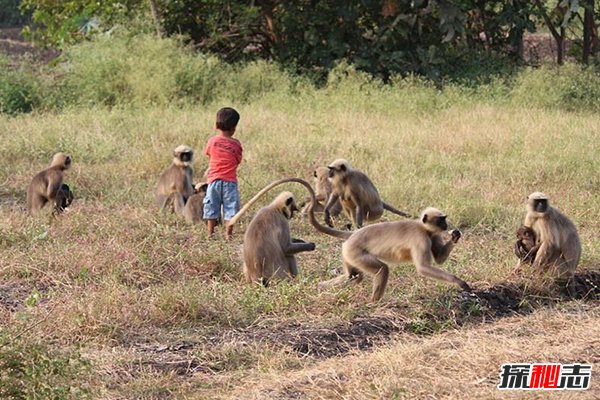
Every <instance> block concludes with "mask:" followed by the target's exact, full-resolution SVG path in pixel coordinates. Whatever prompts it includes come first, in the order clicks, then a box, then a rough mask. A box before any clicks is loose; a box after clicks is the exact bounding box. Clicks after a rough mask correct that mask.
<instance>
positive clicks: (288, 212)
mask: <svg viewBox="0 0 600 400" xmlns="http://www.w3.org/2000/svg"><path fill="white" fill-rule="evenodd" d="M295 211H299V210H298V207H297V206H296V201H295V200H294V198H293V197H288V198H287V200H286V201H285V209H284V210H283V215H285V217H286V218H287V219H292V217H293V216H294V212H295Z"/></svg>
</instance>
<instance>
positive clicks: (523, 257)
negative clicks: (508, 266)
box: [515, 225, 539, 265]
mask: <svg viewBox="0 0 600 400" xmlns="http://www.w3.org/2000/svg"><path fill="white" fill-rule="evenodd" d="M538 248H539V245H536V237H535V232H534V231H533V229H531V228H530V227H528V226H525V225H521V226H520V227H519V229H517V241H516V243H515V255H516V256H517V257H518V258H519V265H520V264H521V262H525V263H527V264H533V260H535V255H536V253H537V251H538Z"/></svg>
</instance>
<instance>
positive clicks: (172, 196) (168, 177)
mask: <svg viewBox="0 0 600 400" xmlns="http://www.w3.org/2000/svg"><path fill="white" fill-rule="evenodd" d="M193 157H194V152H193V151H192V149H191V148H190V147H188V146H185V145H181V146H178V147H177V148H176V149H175V150H174V151H173V162H172V163H171V165H170V166H169V168H167V169H166V170H165V171H164V172H163V173H162V174H161V176H160V178H158V183H157V185H156V195H155V198H156V204H157V205H158V207H159V208H160V209H161V210H163V211H164V210H166V209H167V208H169V209H171V210H172V211H175V212H176V213H182V212H183V208H184V206H185V203H186V202H187V199H188V198H190V196H192V195H193V194H194V187H193V186H192V173H193V171H192V160H193Z"/></svg>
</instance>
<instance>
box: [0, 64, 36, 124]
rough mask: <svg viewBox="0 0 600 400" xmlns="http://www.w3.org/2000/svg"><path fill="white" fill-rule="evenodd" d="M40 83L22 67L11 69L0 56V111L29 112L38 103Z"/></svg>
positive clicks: (11, 112) (6, 112)
mask: <svg viewBox="0 0 600 400" xmlns="http://www.w3.org/2000/svg"><path fill="white" fill-rule="evenodd" d="M40 91H41V83H40V80H39V78H36V77H35V76H34V75H33V74H32V73H30V72H27V71H25V70H24V69H17V70H14V69H12V68H11V67H10V66H9V64H8V60H7V59H6V58H0V113H4V114H10V115H14V114H18V113H24V112H30V111H32V110H33V109H34V108H35V107H37V106H38V105H39V104H40V98H41V96H40Z"/></svg>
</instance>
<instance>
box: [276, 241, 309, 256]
mask: <svg viewBox="0 0 600 400" xmlns="http://www.w3.org/2000/svg"><path fill="white" fill-rule="evenodd" d="M298 240H299V239H292V242H291V243H290V244H289V245H288V247H287V249H284V251H283V253H284V254H285V255H286V256H291V255H294V254H296V253H301V252H303V251H313V250H314V249H315V244H314V243H306V242H300V241H298Z"/></svg>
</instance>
